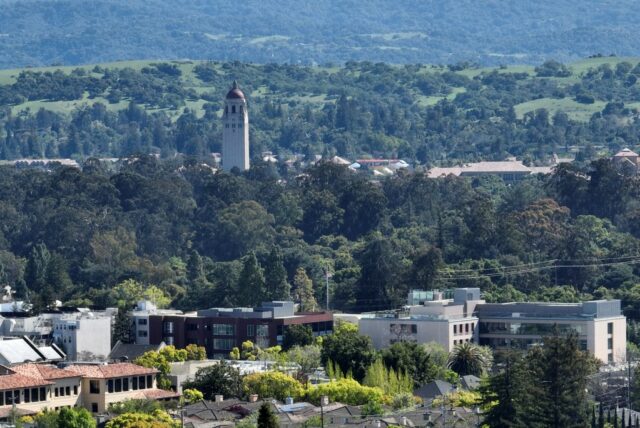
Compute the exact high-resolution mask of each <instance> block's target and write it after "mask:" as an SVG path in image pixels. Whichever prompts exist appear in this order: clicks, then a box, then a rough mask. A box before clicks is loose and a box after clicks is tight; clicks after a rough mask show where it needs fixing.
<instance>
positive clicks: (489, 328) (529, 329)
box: [477, 300, 627, 363]
mask: <svg viewBox="0 0 640 428" xmlns="http://www.w3.org/2000/svg"><path fill="white" fill-rule="evenodd" d="M477 315H478V318H479V319H480V329H479V330H480V331H479V336H480V344H481V345H487V346H490V347H492V348H494V349H500V348H516V349H528V348H529V347H531V346H532V345H534V344H537V343H540V342H542V338H543V337H544V336H549V335H550V334H552V333H553V330H554V328H557V329H558V330H559V331H560V332H569V331H575V332H576V333H577V334H578V337H579V341H580V345H581V347H582V349H584V350H588V351H589V352H590V353H591V354H593V355H594V356H595V357H596V358H598V359H599V360H601V361H602V362H604V363H619V362H623V361H625V360H626V344H627V342H626V340H627V323H626V318H625V316H624V315H622V310H621V308H620V300H595V301H590V302H582V303H547V302H544V303H486V304H483V305H479V306H478V308H477Z"/></svg>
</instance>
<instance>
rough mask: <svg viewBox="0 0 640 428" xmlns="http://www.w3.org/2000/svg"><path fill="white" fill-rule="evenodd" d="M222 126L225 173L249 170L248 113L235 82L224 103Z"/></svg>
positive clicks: (244, 100)
mask: <svg viewBox="0 0 640 428" xmlns="http://www.w3.org/2000/svg"><path fill="white" fill-rule="evenodd" d="M222 126H223V128H222V167H223V168H224V170H225V171H230V170H231V169H232V168H234V167H237V168H239V169H240V170H241V171H245V170H247V169H249V112H248V111H247V100H246V99H245V97H244V94H243V93H242V91H241V90H240V88H239V87H238V82H236V81H235V80H234V81H233V87H232V88H231V90H230V91H229V92H228V93H227V96H226V98H225V101H224V112H223V113H222Z"/></svg>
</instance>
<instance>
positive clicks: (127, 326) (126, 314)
mask: <svg viewBox="0 0 640 428" xmlns="http://www.w3.org/2000/svg"><path fill="white" fill-rule="evenodd" d="M132 327H133V320H132V318H131V312H130V311H129V310H128V308H126V307H124V306H120V307H119V308H118V312H117V313H116V317H115V320H114V322H113V334H112V337H111V343H112V344H115V343H116V342H117V341H118V340H119V341H121V342H122V343H133V340H134V338H133V337H132V331H131V330H132Z"/></svg>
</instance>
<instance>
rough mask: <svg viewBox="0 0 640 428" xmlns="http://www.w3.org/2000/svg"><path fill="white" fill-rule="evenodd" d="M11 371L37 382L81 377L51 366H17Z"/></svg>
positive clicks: (27, 364)
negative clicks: (37, 380)
mask: <svg viewBox="0 0 640 428" xmlns="http://www.w3.org/2000/svg"><path fill="white" fill-rule="evenodd" d="M11 370H13V371H15V372H17V373H19V374H21V375H24V376H29V377H32V378H35V379H39V380H54V379H67V378H73V377H81V375H80V374H79V373H76V372H73V371H69V370H62V369H59V368H57V367H55V366H53V365H51V364H29V363H26V364H19V365H17V366H13V367H11Z"/></svg>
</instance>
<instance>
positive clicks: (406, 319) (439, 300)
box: [359, 288, 484, 351]
mask: <svg viewBox="0 0 640 428" xmlns="http://www.w3.org/2000/svg"><path fill="white" fill-rule="evenodd" d="M421 294H424V297H422V296H421ZM421 297H422V298H421ZM409 303H410V305H409V306H407V307H406V308H405V309H404V310H403V311H400V312H397V313H393V314H371V315H369V316H367V315H362V316H361V317H360V319H359V330H360V333H361V334H364V335H367V336H369V337H371V339H372V341H373V345H374V346H375V347H376V348H377V349H382V348H386V347H388V346H389V345H392V344H394V343H395V342H407V341H408V342H416V343H428V342H437V343H439V344H441V345H442V346H443V347H444V348H445V349H446V350H447V351H451V350H452V349H453V348H454V347H455V346H456V345H459V344H461V343H466V342H472V343H477V341H478V335H477V326H478V318H477V317H476V316H475V315H474V311H475V308H476V306H477V305H478V304H480V303H484V301H483V300H481V299H480V289H479V288H458V289H456V290H454V291H453V293H452V295H451V296H446V295H445V293H443V292H440V291H428V292H425V291H411V292H410V293H409ZM412 303H413V304H412Z"/></svg>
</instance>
